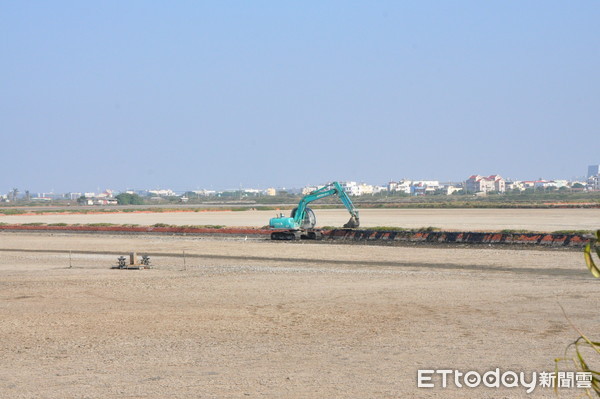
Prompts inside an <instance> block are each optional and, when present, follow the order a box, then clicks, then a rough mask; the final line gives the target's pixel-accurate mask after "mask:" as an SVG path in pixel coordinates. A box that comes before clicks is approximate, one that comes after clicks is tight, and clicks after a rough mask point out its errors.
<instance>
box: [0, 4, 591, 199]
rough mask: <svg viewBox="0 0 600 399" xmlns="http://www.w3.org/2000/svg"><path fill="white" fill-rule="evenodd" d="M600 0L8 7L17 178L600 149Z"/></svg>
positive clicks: (11, 166)
mask: <svg viewBox="0 0 600 399" xmlns="http://www.w3.org/2000/svg"><path fill="white" fill-rule="evenodd" d="M598 21H600V3H599V2H597V1H570V2H565V1H526V2H523V1H489V2H482V1H413V2H398V1H369V2H366V1H364V2H356V1H325V2H316V1H315V2H311V1H308V2H275V1H270V2H268V1H253V2H248V1H227V2H217V1H215V2H196V1H175V2H158V1H125V2H124V1H102V2H81V1H72V2H66V1H52V2H47V1H28V2H9V1H0V51H1V53H2V62H0V76H1V78H0V132H1V135H2V138H3V143H2V146H0V157H1V158H0V159H2V167H1V168H0V192H6V191H8V190H9V189H11V188H13V187H18V188H19V189H20V190H21V191H24V190H26V189H29V190H31V191H48V190H50V189H54V190H55V191H57V192H58V191H79V190H96V188H97V187H100V188H105V187H110V188H114V189H124V188H157V187H161V188H167V187H168V188H173V189H176V190H183V189H196V188H211V187H212V188H230V187H239V186H240V185H243V186H244V187H250V186H260V187H267V186H286V187H300V186H302V185H305V184H318V183H322V182H326V181H328V180H357V181H367V182H370V183H386V182H387V181H389V180H390V179H400V178H403V177H408V178H414V179H439V180H452V181H460V180H464V179H466V178H467V177H468V176H469V175H471V174H473V173H479V174H496V173H498V174H501V175H503V176H507V177H513V178H518V179H532V178H539V177H544V178H571V177H575V176H581V175H583V174H585V172H586V170H587V165H588V164H595V163H600V152H599V151H598V146H597V144H596V143H597V135H598V133H599V131H598V127H599V126H600V73H599V71H600V24H599V23H598Z"/></svg>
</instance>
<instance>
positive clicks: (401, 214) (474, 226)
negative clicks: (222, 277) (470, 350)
mask: <svg viewBox="0 0 600 399" xmlns="http://www.w3.org/2000/svg"><path fill="white" fill-rule="evenodd" d="M283 212H284V213H285V214H286V215H289V213H290V211H288V210H286V211H283ZM276 213H277V211H240V212H231V211H219V212H165V213H105V214H67V215H51V214H46V215H31V216H29V215H28V216H23V215H13V216H0V222H2V223H9V224H12V223H69V224H75V223H80V224H87V223H115V224H139V225H153V224H155V223H166V224H173V225H224V226H254V227H262V226H265V225H268V224H269V219H270V218H272V217H274V216H276ZM315 213H316V215H317V225H318V226H342V225H343V224H344V223H346V222H347V221H348V219H349V214H348V212H347V211H346V210H345V209H316V210H315ZM599 220H600V209H364V210H360V223H361V227H375V226H394V227H404V228H420V227H428V226H432V227H439V228H442V229H445V230H461V231H490V230H502V229H518V230H523V229H524V230H536V231H545V232H552V231H557V230H595V229H597V228H598V227H599V223H598V221H599Z"/></svg>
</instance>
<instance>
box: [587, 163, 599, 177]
mask: <svg viewBox="0 0 600 399" xmlns="http://www.w3.org/2000/svg"><path fill="white" fill-rule="evenodd" d="M598 175H600V165H590V166H588V173H587V177H588V178H590V177H592V176H598Z"/></svg>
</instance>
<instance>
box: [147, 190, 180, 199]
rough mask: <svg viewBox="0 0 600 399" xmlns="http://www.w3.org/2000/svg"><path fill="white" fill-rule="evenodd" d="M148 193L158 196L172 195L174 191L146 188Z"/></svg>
mask: <svg viewBox="0 0 600 399" xmlns="http://www.w3.org/2000/svg"><path fill="white" fill-rule="evenodd" d="M148 194H150V195H153V196H158V197H174V196H175V192H174V191H173V190H169V189H166V190H148Z"/></svg>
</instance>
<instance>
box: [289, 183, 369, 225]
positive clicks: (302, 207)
mask: <svg viewBox="0 0 600 399" xmlns="http://www.w3.org/2000/svg"><path fill="white" fill-rule="evenodd" d="M336 194H337V196H338V197H339V198H340V200H341V201H342V204H344V206H345V207H346V209H347V210H348V212H350V220H349V221H348V223H346V224H345V225H344V227H346V228H355V227H358V226H359V225H360V221H359V217H358V210H357V209H356V208H355V207H354V204H352V200H350V197H349V196H348V194H346V192H345V191H344V189H343V188H342V186H341V185H340V183H338V182H336V181H334V182H333V183H330V184H328V185H326V186H324V187H321V188H319V189H318V190H315V191H313V192H311V193H310V194H308V195H307V196H305V197H303V198H302V199H301V200H300V202H299V203H298V208H297V209H296V212H295V213H294V221H295V222H296V223H297V224H298V225H301V224H302V221H303V220H304V218H305V217H306V207H307V205H308V204H310V203H311V202H313V201H316V200H318V199H321V198H325V197H329V196H330V195H336Z"/></svg>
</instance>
